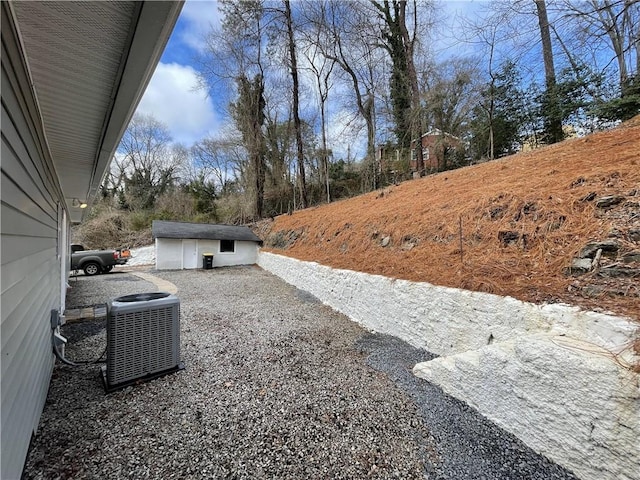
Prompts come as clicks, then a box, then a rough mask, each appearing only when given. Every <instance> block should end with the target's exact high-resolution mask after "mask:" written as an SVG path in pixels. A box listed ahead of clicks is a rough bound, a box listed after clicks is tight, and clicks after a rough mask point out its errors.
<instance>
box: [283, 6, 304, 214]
mask: <svg viewBox="0 0 640 480" xmlns="http://www.w3.org/2000/svg"><path fill="white" fill-rule="evenodd" d="M284 19H285V25H286V29H287V39H288V47H289V61H290V62H291V63H290V65H289V67H290V70H291V79H292V82H293V125H294V129H295V133H296V149H297V155H298V188H299V189H300V202H301V204H302V208H306V207H307V205H308V198H307V185H306V178H305V177H306V175H305V171H304V145H303V143H302V123H301V122H300V105H299V104H300V85H299V81H298V59H297V54H296V43H295V37H294V34H293V30H294V25H293V17H292V15H291V3H290V1H289V0H284Z"/></svg>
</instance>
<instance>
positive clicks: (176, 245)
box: [155, 238, 258, 270]
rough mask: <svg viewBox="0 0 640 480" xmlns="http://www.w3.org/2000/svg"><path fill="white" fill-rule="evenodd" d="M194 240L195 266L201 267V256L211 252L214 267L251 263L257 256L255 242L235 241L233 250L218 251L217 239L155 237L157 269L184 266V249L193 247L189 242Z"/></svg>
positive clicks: (173, 268) (175, 268) (178, 268)
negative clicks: (231, 251)
mask: <svg viewBox="0 0 640 480" xmlns="http://www.w3.org/2000/svg"><path fill="white" fill-rule="evenodd" d="M194 241H195V255H196V257H197V259H198V261H197V264H196V265H197V266H196V268H202V256H203V255H204V254H205V253H206V254H209V253H212V254H213V266H214V267H226V266H234V265H253V264H254V263H256V260H257V257H258V244H257V243H256V242H245V241H238V240H236V242H235V252H233V253H230V252H224V253H222V252H220V241H219V240H205V239H184V240H183V239H175V238H156V241H155V244H156V268H157V269H158V270H180V269H182V268H184V262H183V259H184V258H185V253H186V254H189V253H190V252H185V249H191V248H194V247H192V246H191V244H192V243H193V242H194Z"/></svg>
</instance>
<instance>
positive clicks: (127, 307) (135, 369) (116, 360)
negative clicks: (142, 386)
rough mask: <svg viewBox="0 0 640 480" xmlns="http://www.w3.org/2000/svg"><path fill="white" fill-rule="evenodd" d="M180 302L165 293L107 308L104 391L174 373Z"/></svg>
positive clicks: (142, 295)
mask: <svg viewBox="0 0 640 480" xmlns="http://www.w3.org/2000/svg"><path fill="white" fill-rule="evenodd" d="M183 368H184V364H183V363H182V362H181V361H180V300H179V299H178V298H177V297H176V296H175V295H171V294H169V293H166V292H153V293H139V294H134V295H125V296H122V297H118V298H115V299H114V300H112V301H111V302H110V303H109V304H108V306H107V364H106V366H104V367H102V379H103V383H104V387H105V390H106V391H107V392H112V391H114V390H117V389H119V388H124V387H126V386H129V385H132V384H136V383H139V382H142V381H147V380H151V379H154V378H157V377H160V376H162V375H166V374H169V373H172V372H176V371H178V370H182V369H183Z"/></svg>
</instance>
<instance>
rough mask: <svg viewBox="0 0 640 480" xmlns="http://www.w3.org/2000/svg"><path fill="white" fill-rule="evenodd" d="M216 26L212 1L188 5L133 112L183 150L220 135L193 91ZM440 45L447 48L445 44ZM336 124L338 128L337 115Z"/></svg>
mask: <svg viewBox="0 0 640 480" xmlns="http://www.w3.org/2000/svg"><path fill="white" fill-rule="evenodd" d="M479 3H482V2H478V1H476V2H472V1H466V0H448V1H442V2H438V6H439V8H443V7H444V8H446V9H447V11H448V15H447V17H449V18H453V17H454V14H455V13H463V12H468V11H469V9H470V8H473V7H475V6H477V5H478V4H479ZM219 26H220V13H219V11H218V8H217V3H216V2H215V1H205V0H189V1H187V2H186V3H185V4H184V6H183V8H182V12H181V14H180V17H179V19H178V22H177V24H176V26H175V29H174V31H173V33H172V35H171V38H170V39H169V42H168V44H167V47H166V49H165V51H164V54H163V55H162V58H161V60H160V63H159V64H158V67H157V68H156V71H155V73H154V75H153V77H152V79H151V81H150V83H149V86H148V87H147V90H146V92H145V94H144V96H143V98H142V100H141V101H140V104H139V106H138V110H137V111H138V112H140V113H144V114H150V115H153V116H154V117H155V118H156V119H157V120H159V121H161V122H163V123H164V124H165V125H166V126H167V127H168V128H169V131H170V133H171V135H172V137H173V140H174V141H175V142H179V143H182V144H183V145H185V146H190V145H192V144H193V143H194V142H196V141H198V140H200V139H202V138H204V137H205V136H210V135H215V134H216V133H218V132H220V130H221V127H222V125H223V122H224V117H223V112H224V105H216V102H215V99H214V98H211V97H210V96H209V95H208V92H207V91H206V90H205V89H202V88H199V87H198V78H197V70H196V63H195V59H196V57H197V55H198V54H199V53H202V52H203V51H204V49H205V38H206V35H207V33H208V32H209V31H210V30H211V28H212V27H219ZM441 41H442V42H443V43H444V44H445V45H446V43H447V41H446V39H445V38H441ZM446 46H448V47H450V45H446ZM335 120H336V123H340V113H338V114H337V115H336V118H335ZM344 121H345V122H347V121H348V118H344Z"/></svg>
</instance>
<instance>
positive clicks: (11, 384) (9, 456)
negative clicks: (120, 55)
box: [0, 2, 67, 478]
mask: <svg viewBox="0 0 640 480" xmlns="http://www.w3.org/2000/svg"><path fill="white" fill-rule="evenodd" d="M3 3H4V2H3ZM5 14H6V11H5V10H4V8H3V11H2V79H1V81H2V144H1V148H2V151H1V155H2V165H1V177H2V178H1V181H2V184H1V188H2V200H1V211H0V215H1V217H2V221H1V230H0V238H1V248H2V260H1V262H2V273H1V282H2V283H1V290H2V313H1V324H0V325H1V332H0V337H1V354H2V367H1V370H2V380H1V391H2V392H1V402H2V403H1V410H2V418H1V422H2V438H1V442H2V470H1V475H0V476H1V477H2V478H20V475H21V472H22V467H23V465H24V461H25V458H26V455H27V450H28V446H29V442H30V439H31V435H32V433H33V432H34V431H35V430H36V429H37V426H38V422H39V419H40V414H41V413H42V410H43V408H44V403H45V400H46V397H47V390H48V387H49V381H50V378H51V371H52V369H53V364H54V357H53V354H52V348H51V327H50V313H51V310H53V309H55V310H58V309H60V308H61V292H62V286H61V281H62V279H63V278H64V273H65V272H62V271H61V267H60V264H61V261H64V259H61V258H60V257H58V256H57V254H58V252H59V250H58V249H64V248H66V246H65V245H60V246H59V245H58V236H59V235H58V234H59V231H58V208H59V202H62V201H63V200H64V199H63V198H61V194H60V193H59V192H60V187H59V184H58V180H57V176H56V175H55V173H54V169H53V167H52V165H51V163H50V161H47V156H46V153H45V152H46V150H45V148H44V142H43V140H42V138H43V136H42V131H41V126H40V123H39V118H40V117H39V115H38V114H37V110H36V108H35V101H34V99H33V95H32V94H31V90H30V87H29V82H28V78H27V76H26V74H25V70H24V68H23V63H22V60H21V56H20V53H19V49H18V48H17V44H16V39H15V36H14V34H13V29H12V28H11V23H10V22H9V21H8V19H7V15H5ZM62 218H64V216H63V217H62ZM62 228H67V225H63V226H62Z"/></svg>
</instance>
